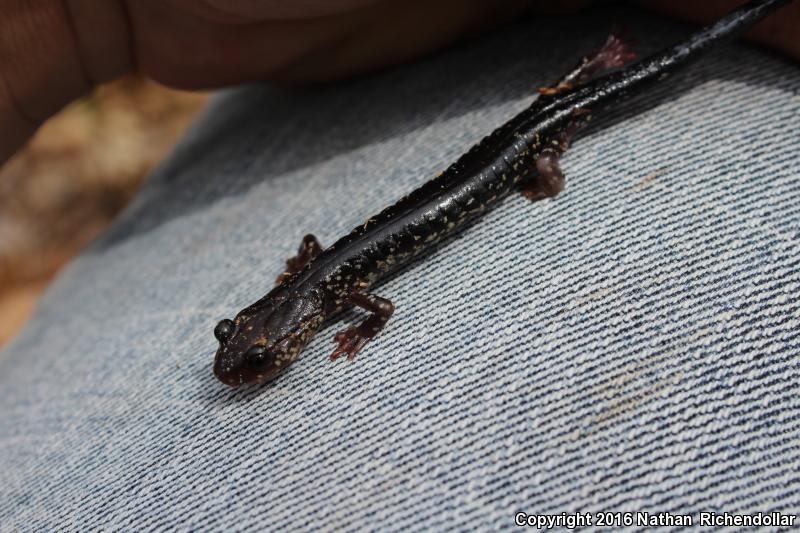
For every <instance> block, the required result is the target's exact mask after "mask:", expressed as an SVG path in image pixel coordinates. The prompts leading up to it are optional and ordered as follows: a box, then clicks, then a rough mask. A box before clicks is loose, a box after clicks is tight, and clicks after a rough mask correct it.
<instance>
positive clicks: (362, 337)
mask: <svg viewBox="0 0 800 533" xmlns="http://www.w3.org/2000/svg"><path fill="white" fill-rule="evenodd" d="M347 300H348V302H349V303H351V304H353V305H355V306H358V307H360V308H362V309H364V310H366V311H369V312H370V313H371V314H370V315H369V316H368V317H367V318H366V319H365V320H364V321H363V322H362V323H361V324H359V325H358V326H351V327H349V328H347V329H344V330H342V331H340V332H339V333H337V334H336V336H335V337H334V338H333V341H334V342H338V343H339V347H338V348H336V350H334V351H333V353H332V354H331V361H335V360H336V358H337V357H339V356H340V355H342V354H347V360H348V361H352V360H353V358H354V357H355V356H356V354H357V353H358V352H359V351H360V350H361V348H363V347H364V345H365V344H367V342H368V341H370V340H372V339H373V338H374V337H375V335H377V334H378V333H379V332H380V331H381V330H382V329H383V326H385V325H386V322H387V321H388V320H389V317H390V316H392V313H394V304H393V303H392V302H390V301H389V300H387V299H386V298H381V297H380V296H375V295H373V294H365V293H361V292H352V293H350V296H349V297H348V299H347Z"/></svg>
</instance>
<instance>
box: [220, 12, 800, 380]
mask: <svg viewBox="0 0 800 533" xmlns="http://www.w3.org/2000/svg"><path fill="white" fill-rule="evenodd" d="M788 1H790V0H759V1H751V2H749V3H748V4H746V5H745V6H743V7H741V8H739V9H737V10H735V11H733V12H732V13H730V14H729V15H728V16H726V17H725V18H723V19H721V20H720V21H719V22H717V23H716V24H714V25H712V26H709V27H708V28H705V29H703V30H701V31H700V32H698V33H697V34H695V35H694V36H692V37H690V38H689V39H688V40H687V41H685V42H682V43H680V44H678V45H675V46H673V47H672V48H669V49H667V50H666V51H664V52H661V53H658V54H655V55H653V56H651V57H649V58H647V59H644V60H642V61H640V62H638V63H636V64H633V65H630V66H628V67H625V68H621V69H620V68H618V67H622V66H623V64H624V63H625V62H626V61H628V60H630V59H631V58H632V55H631V54H630V53H629V52H628V51H627V47H626V43H625V42H624V41H623V40H622V39H620V38H618V37H615V36H612V37H610V38H609V39H608V41H607V42H606V43H605V45H604V46H603V47H602V48H601V49H600V50H599V51H597V52H596V53H595V54H593V55H591V56H588V57H586V58H584V60H583V61H582V62H581V63H580V64H579V65H578V67H577V68H575V69H574V70H573V71H572V72H570V73H569V74H568V75H567V76H565V77H564V78H563V79H561V80H560V81H559V82H558V83H556V84H554V86H552V87H549V88H545V89H540V91H539V92H540V96H539V98H538V99H537V100H535V101H534V102H533V104H532V105H531V106H530V107H528V108H527V109H525V110H524V111H522V112H521V113H520V114H519V115H517V116H515V117H514V118H512V119H511V120H509V121H508V122H507V123H506V124H504V125H503V126H501V127H500V128H498V129H497V130H495V131H494V132H493V133H491V134H490V135H489V136H488V137H486V138H484V139H483V140H482V141H481V142H480V143H478V144H477V145H475V146H474V147H472V149H470V150H469V151H468V152H467V153H466V154H464V155H463V156H461V157H460V158H459V159H458V161H456V162H455V163H453V164H452V165H450V167H449V168H447V170H445V171H444V172H443V173H442V174H440V175H439V176H437V177H436V178H434V179H432V180H431V181H429V182H427V183H426V184H425V185H423V186H421V187H420V188H418V189H417V190H415V191H413V192H412V193H411V194H409V195H408V196H406V197H405V198H403V199H401V200H400V201H399V202H397V203H396V204H394V205H392V206H391V207H388V208H386V209H384V210H383V211H381V212H380V213H378V214H377V215H376V216H374V217H372V218H370V219H369V220H367V221H366V222H365V223H364V224H362V225H360V226H358V227H357V228H355V229H354V230H353V231H352V232H351V233H350V234H349V235H347V236H345V237H343V238H342V239H340V240H338V241H337V242H336V243H334V244H333V245H332V246H331V247H330V248H328V249H323V248H322V246H320V244H319V242H317V240H316V238H315V237H314V236H313V235H307V236H306V237H305V238H304V239H303V242H302V244H301V246H300V250H299V252H298V254H297V256H295V257H293V258H291V259H289V260H288V261H287V269H286V272H284V273H283V274H281V276H279V278H278V285H277V286H276V287H275V288H274V289H273V290H272V291H270V292H269V294H267V295H266V296H264V297H263V298H261V299H260V300H258V301H257V302H255V303H254V304H252V305H250V306H249V307H247V308H245V309H243V310H242V311H241V312H240V313H239V314H238V315H236V318H234V319H233V320H227V319H226V320H222V321H221V322H220V323H219V324H217V326H216V328H215V329H214V335H215V336H216V338H217V339H218V340H219V343H220V346H219V349H218V351H217V354H216V361H215V364H214V373H215V374H216V375H217V377H218V378H219V379H220V380H221V381H222V382H224V383H226V384H228V385H231V386H238V385H242V384H246V383H262V382H264V381H267V380H269V379H271V378H273V377H275V376H277V375H278V374H279V373H280V372H282V371H283V370H285V369H286V368H287V367H288V366H289V365H290V364H291V363H292V362H293V361H294V360H295V359H296V358H297V356H298V354H299V353H300V351H301V350H302V349H303V347H304V346H305V345H306V344H307V343H308V342H309V340H310V339H311V338H312V336H313V335H314V334H315V333H316V332H317V330H318V329H319V327H320V326H321V325H322V323H323V322H324V321H325V320H326V319H327V318H329V317H330V316H331V315H332V314H334V313H336V312H338V311H340V310H342V309H344V308H347V307H350V306H357V307H360V308H362V309H364V310H365V311H367V312H368V313H369V316H368V317H367V318H366V319H365V320H364V321H363V322H362V323H361V324H359V325H357V326H353V327H350V328H347V329H345V330H344V331H341V332H339V333H338V334H337V335H336V337H335V342H337V343H338V347H337V348H336V350H335V351H334V352H333V354H331V359H335V358H336V357H338V356H339V355H342V354H346V355H347V357H348V358H349V359H352V358H353V356H355V354H356V353H357V352H358V351H359V350H360V349H361V348H362V347H363V346H364V345H365V344H366V343H367V342H368V341H369V340H370V339H372V338H373V337H374V336H375V335H377V333H378V332H379V331H380V330H381V329H382V328H383V327H384V325H385V324H386V322H387V321H388V320H389V317H390V316H391V315H392V312H393V311H394V306H393V305H392V303H391V302H390V301H389V300H387V299H385V298H381V297H380V296H376V295H374V294H371V293H370V292H369V289H370V287H371V286H372V285H373V284H374V283H375V282H377V281H378V280H380V279H381V278H383V277H384V276H386V275H388V274H390V273H392V272H393V271H396V270H397V269H398V268H399V267H400V266H402V265H403V264H405V263H407V262H409V261H410V260H412V259H413V258H415V257H417V256H419V255H420V254H422V253H424V252H426V251H428V250H429V249H431V248H432V247H433V246H435V245H436V244H437V243H438V242H439V241H441V240H442V239H444V238H445V237H447V236H449V235H451V234H452V233H454V232H455V231H458V230H460V229H462V228H463V227H464V226H465V225H467V224H468V223H469V222H470V221H471V220H474V219H475V218H477V217H478V216H479V215H481V214H482V213H484V212H485V211H486V210H487V209H489V208H490V207H492V206H493V205H495V204H497V203H498V202H499V201H500V200H501V199H502V198H504V197H505V196H506V195H508V194H509V193H510V192H511V191H513V190H515V189H519V190H521V192H522V193H523V194H524V195H525V196H527V197H528V198H531V199H537V198H541V197H548V196H555V195H556V194H558V192H559V191H560V190H561V189H562V187H563V181H564V177H563V175H562V173H561V171H560V169H559V166H558V158H559V156H560V154H561V153H563V152H564V150H566V149H567V146H568V142H569V139H570V137H571V136H572V135H573V133H575V131H577V130H578V129H579V128H580V127H581V126H583V125H584V124H585V123H586V122H587V121H588V120H589V119H590V117H591V114H592V113H593V112H596V111H598V110H600V109H603V108H604V107H607V106H608V105H609V104H611V103H613V102H615V101H618V100H620V99H621V97H622V96H625V95H630V94H632V93H634V92H636V91H638V90H641V89H642V88H644V87H647V86H648V85H649V84H651V83H653V82H656V81H657V80H660V79H662V78H664V77H665V76H666V75H667V74H669V73H670V72H672V71H674V70H675V69H676V68H677V67H679V66H681V65H683V64H685V63H686V62H687V61H688V60H690V59H693V58H694V57H696V56H698V55H699V54H700V53H701V52H703V51H705V50H707V49H709V48H710V47H711V46H712V45H714V44H717V43H719V42H720V41H722V40H724V39H725V38H728V37H731V36H733V35H735V34H737V33H738V32H740V31H742V30H744V29H746V28H748V27H749V26H751V25H752V24H753V23H755V22H757V21H758V20H760V19H761V18H763V17H764V16H766V15H767V14H768V13H769V12H771V11H773V10H774V9H776V8H778V7H779V6H781V5H783V4H785V3H788ZM608 69H617V70H615V71H612V72H611V73H608V74H606V75H604V76H595V74H597V73H599V72H601V71H604V70H608Z"/></svg>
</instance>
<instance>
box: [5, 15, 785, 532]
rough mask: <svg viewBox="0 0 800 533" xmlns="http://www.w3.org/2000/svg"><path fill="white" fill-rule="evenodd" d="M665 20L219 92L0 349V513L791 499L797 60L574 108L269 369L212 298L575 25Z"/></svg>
mask: <svg viewBox="0 0 800 533" xmlns="http://www.w3.org/2000/svg"><path fill="white" fill-rule="evenodd" d="M620 21H621V22H623V23H624V24H627V25H628V26H629V27H630V28H631V29H632V31H633V33H634V34H636V35H637V36H641V37H642V43H641V45H640V47H639V49H640V50H644V51H645V52H646V51H652V50H654V49H655V48H656V47H660V46H661V45H662V44H665V43H668V42H671V41H674V40H676V39H678V38H679V37H680V36H683V35H686V33H687V32H688V28H686V27H683V26H679V25H676V24H673V23H669V22H665V21H661V20H658V19H655V18H653V17H648V16H646V15H643V14H641V13H639V12H637V11H632V10H614V9H609V8H605V9H603V10H595V11H590V12H587V13H585V14H583V15H580V16H577V17H564V18H556V19H539V20H528V21H523V22H521V23H518V24H516V25H514V26H512V27H507V28H504V29H501V30H498V31H496V32H495V33H494V34H492V35H489V36H487V37H484V38H481V39H480V40H478V41H476V42H472V43H467V44H464V45H461V46H459V47H456V48H454V49H451V50H450V51H447V52H445V53H442V54H439V55H437V56H435V57H432V58H430V59H427V60H423V61H419V62H417V63H415V64H413V65H409V66H405V67H402V68H398V69H394V70H391V71H388V72H384V73H380V74H376V75H373V76H369V77H366V78H363V79H359V80H354V81H349V82H345V83H341V84H337V85H334V86H330V87H322V88H314V89H303V90H274V89H268V88H264V87H247V88H241V89H238V90H233V91H229V92H226V93H224V94H222V95H221V96H220V97H219V98H218V99H217V100H216V101H215V103H214V104H213V105H212V106H211V108H210V109H209V110H208V111H207V112H206V113H205V115H204V117H203V118H202V119H201V120H200V121H199V123H198V124H196V126H195V127H194V128H193V129H192V131H191V132H190V133H189V134H188V135H187V137H186V138H185V140H184V141H183V142H182V144H181V145H180V146H179V147H178V149H177V150H176V151H175V153H174V154H173V155H172V157H171V158H170V159H169V160H168V161H167V162H166V163H165V164H164V165H163V166H162V167H161V168H160V169H159V170H158V171H157V172H155V173H154V175H153V176H152V177H151V179H150V181H149V183H148V184H147V185H146V187H145V188H144V190H143V191H142V193H141V194H140V195H139V197H138V198H137V200H136V201H135V202H134V204H133V205H132V206H131V207H130V208H129V209H128V210H127V211H126V212H125V213H124V215H123V216H122V217H121V219H120V220H118V222H117V223H116V224H115V225H114V226H113V227H112V228H111V230H110V231H108V232H107V233H106V234H105V235H104V236H103V237H102V238H100V239H99V240H98V241H97V242H96V243H95V244H94V245H93V246H92V247H91V248H90V249H89V250H88V251H86V252H85V253H84V254H82V255H81V256H80V257H79V258H78V259H77V260H76V261H74V262H73V263H72V264H71V265H70V266H69V267H68V268H67V269H66V270H65V271H64V272H63V274H62V275H61V276H60V277H59V279H58V280H57V282H56V283H55V284H54V285H53V286H52V288H51V289H50V290H49V291H48V293H47V295H46V297H45V298H44V299H43V301H42V303H41V305H40V307H39V309H38V312H37V313H36V315H35V317H34V319H33V320H32V321H31V323H30V324H29V326H28V327H27V329H26V330H25V331H24V333H23V334H22V335H21V336H20V337H19V338H18V339H17V340H16V342H14V343H13V344H12V345H11V346H10V347H8V348H7V349H6V350H4V352H3V354H2V355H1V356H0V529H2V530H3V531H13V530H17V529H18V530H23V531H28V530H30V531H53V530H56V529H59V530H73V531H85V530H89V529H104V530H141V529H168V528H178V529H193V530H202V531H208V530H229V529H231V528H232V529H234V530H239V529H240V530H255V529H260V528H269V529H273V528H293V529H304V530H311V529H318V528H322V529H327V530H337V531H338V530H356V529H374V528H380V529H389V530H400V529H415V530H419V529H473V528H479V529H502V530H505V529H512V528H514V515H515V513H517V512H518V511H525V512H528V513H531V514H535V513H559V512H562V511H563V512H573V511H583V512H586V511H593V512H596V511H601V510H602V511H631V510H641V511H649V512H651V513H656V512H661V511H671V512H676V513H678V512H680V513H689V514H694V515H695V516H696V514H697V513H698V512H700V511H703V510H709V511H717V512H723V511H728V512H731V513H733V512H738V513H745V512H755V511H763V512H767V511H782V512H784V513H791V512H795V513H796V512H798V509H800V505H799V504H800V399H798V398H800V395H799V394H798V393H800V358H799V357H798V356H799V355H800V296H799V295H800V273H799V272H798V267H799V266H800V209H799V208H798V206H799V205H800V176H799V175H798V169H799V168H800V138H799V137H798V131H800V96H798V93H800V71H798V68H797V64H796V63H792V62H790V61H789V60H787V59H784V58H780V57H778V56H777V55H774V54H771V53H769V52H764V51H761V50H758V49H755V48H751V47H748V46H745V45H731V46H727V47H725V48H722V49H719V50H717V51H715V52H713V53H712V54H711V55H709V56H707V57H706V58H704V59H702V60H701V61H700V62H698V63H696V64H694V65H692V66H691V67H690V69H689V70H686V71H684V73H683V74H681V75H678V76H675V77H674V78H672V79H671V80H670V81H668V82H665V83H664V84H662V85H660V86H658V87H655V88H654V89H653V90H651V91H650V92H648V93H647V94H646V95H644V96H642V97H640V98H637V99H636V100H634V101H632V102H629V103H627V104H625V105H623V106H620V107H617V108H615V109H614V110H613V111H612V112H610V113H608V114H605V115H604V117H606V118H603V119H600V120H599V121H598V122H596V123H595V124H594V126H592V128H591V129H590V130H589V131H587V132H586V133H585V134H584V135H583V136H582V137H581V138H579V139H578V140H577V141H576V142H575V144H574V146H573V147H572V149H571V150H570V151H569V152H568V154H567V155H566V157H565V158H564V161H563V168H564V170H565V173H566V174H567V176H568V182H567V189H566V191H565V192H564V193H562V195H561V196H559V197H558V198H557V199H555V200H548V201H544V202H539V203H536V204H531V203H530V202H528V201H526V200H524V199H523V198H522V197H520V196H518V195H515V196H514V197H511V198H509V199H508V200H507V201H505V202H504V203H503V204H502V205H501V206H500V207H499V208H497V209H495V210H494V211H492V212H490V213H489V214H488V215H486V216H485V217H484V218H483V219H482V220H481V221H480V222H479V223H477V225H475V226H474V227H472V228H471V229H470V230H468V231H466V232H464V233H462V234H461V235H460V236H459V237H458V238H456V239H454V240H453V241H452V242H450V243H449V244H448V245H447V246H445V247H443V248H441V249H440V250H439V251H437V252H436V253H434V254H433V255H432V256H430V257H428V258H427V259H426V260H424V261H423V262H420V263H418V264H416V265H415V266H414V267H412V268H409V269H407V270H405V271H404V272H402V273H401V274H400V275H398V276H396V277H394V278H392V279H391V280H390V281H388V282H387V283H385V284H383V285H382V286H381V287H379V288H378V289H377V290H376V293H378V294H380V295H381V296H385V297H388V298H390V299H392V301H393V302H394V303H395V305H396V309H397V310H396V312H395V314H394V316H393V317H392V319H391V321H390V322H389V325H388V327H387V328H386V330H385V331H384V332H383V333H382V334H381V335H380V336H379V337H378V338H377V339H375V340H374V341H373V342H372V343H371V344H369V345H368V346H367V348H366V349H365V350H364V351H363V352H362V353H361V354H359V356H358V357H357V358H356V360H355V361H354V362H352V363H348V362H346V361H343V360H340V361H336V362H335V363H332V362H330V361H328V360H327V355H328V353H330V351H331V350H332V349H333V344H332V342H331V339H332V336H333V334H334V333H335V332H336V331H337V330H338V329H340V328H341V326H342V325H343V324H345V323H349V322H351V321H353V320H356V319H359V318H360V316H359V314H358V313H351V314H348V315H345V316H344V317H342V318H341V319H340V320H339V321H338V322H336V323H334V324H331V325H329V326H327V327H325V328H324V329H323V330H322V331H321V332H320V334H319V335H318V336H317V337H316V338H315V340H314V341H313V342H312V343H311V345H310V346H309V347H308V348H307V349H306V350H305V352H304V353H303V354H302V356H301V358H300V359H299V360H298V361H297V362H296V363H295V364H294V365H293V366H292V367H291V369H290V370H289V371H288V372H287V373H286V374H284V375H283V376H281V377H280V378H279V379H278V380H276V381H274V382H273V383H271V384H268V385H266V386H263V387H258V388H245V389H241V390H236V391H233V390H231V389H229V388H227V387H226V386H224V385H222V384H220V383H219V382H217V381H216V380H215V378H214V377H213V375H212V373H211V366H212V359H213V353H214V351H215V349H216V342H215V340H214V338H213V336H212V329H213V327H214V325H215V323H216V322H217V321H218V320H219V319H221V318H224V317H231V316H232V315H233V314H234V313H235V312H236V311H238V310H239V309H240V308H242V307H243V306H245V305H247V304H250V303H252V302H253V301H254V300H255V299H257V298H259V297H261V296H262V295H263V294H264V293H265V292H267V291H268V290H269V289H270V287H271V285H272V282H273V280H274V278H275V276H276V275H277V274H278V273H279V272H280V271H281V269H282V266H283V261H284V260H285V258H286V257H288V256H290V255H292V254H293V253H294V251H295V250H296V248H297V245H298V244H299V242H300V239H301V237H302V236H303V235H304V234H305V233H306V232H313V233H315V234H316V235H317V236H318V237H319V239H320V241H321V242H322V243H323V244H330V243H331V242H332V241H334V240H335V239H336V238H338V237H340V236H341V235H343V234H344V233H345V232H347V231H348V230H350V229H351V228H352V227H354V226H355V225H357V224H359V223H361V222H362V221H363V220H365V219H366V218H367V217H368V216H370V215H372V214H374V213H375V212H377V211H378V210H380V209H381V208H383V207H384V206H386V205H388V204H390V203H391V202H393V201H395V200H397V199H398V198H399V197H400V196H402V195H403V194H405V193H406V192H408V191H410V190H411V189H413V188H414V187H416V186H418V185H420V184H422V183H424V182H425V181H426V180H427V179H428V178H429V177H431V176H432V175H434V174H435V173H436V172H437V171H439V170H441V169H442V168H443V167H445V166H446V165H447V164H448V163H450V162H451V161H453V160H454V159H455V158H456V157H457V156H458V155H460V154H461V153H462V152H464V151H465V150H466V149H467V148H468V147H469V146H470V145H472V144H473V143H475V142H476V141H477V140H479V139H480V138H481V137H482V136H483V135H484V134H486V133H488V132H489V131H490V130H492V129H493V128H494V127H496V126H497V125H499V124H501V123H502V122H504V121H505V120H506V119H507V118H509V117H510V116H512V115H513V114H514V113H515V112H517V111H518V110H520V109H522V108H523V107H525V106H526V105H527V104H528V103H529V102H530V101H531V98H532V95H533V93H534V89H535V88H536V87H538V86H541V85H546V84H548V83H549V82H551V81H552V80H554V79H556V78H557V77H558V76H559V75H560V74H561V73H563V71H565V70H566V68H568V67H570V66H571V65H573V64H574V63H575V61H576V60H577V59H578V58H579V57H580V56H581V55H582V54H584V53H585V52H587V51H589V50H591V49H594V48H596V46H597V45H598V44H599V43H600V42H601V41H602V40H603V39H604V37H605V34H606V32H607V31H608V29H609V28H610V27H611V25H612V24H613V23H614V22H620Z"/></svg>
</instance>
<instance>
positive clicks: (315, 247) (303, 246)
mask: <svg viewBox="0 0 800 533" xmlns="http://www.w3.org/2000/svg"><path fill="white" fill-rule="evenodd" d="M321 252H322V246H321V245H320V244H319V241H318V240H317V238H316V237H314V236H313V235H311V234H310V233H309V234H308V235H306V236H305V237H303V241H302V242H301V243H300V248H298V249H297V255H295V256H294V257H290V258H289V259H287V260H286V270H285V271H284V272H283V273H281V275H280V276H278V279H276V280H275V283H283V282H284V281H285V280H287V279H289V277H291V275H292V274H295V273H297V272H300V271H301V270H302V269H303V267H305V266H306V265H307V264H309V263H310V262H311V260H312V259H314V258H315V257H317V256H318V255H319V254H320V253H321Z"/></svg>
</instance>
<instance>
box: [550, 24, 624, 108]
mask: <svg viewBox="0 0 800 533" xmlns="http://www.w3.org/2000/svg"><path fill="white" fill-rule="evenodd" d="M621 33H622V32H619V31H614V32H612V33H611V35H609V36H608V39H606V42H605V43H603V46H601V47H600V49H599V50H597V51H596V52H594V53H592V54H589V55H587V56H586V57H584V58H583V59H582V60H581V62H580V63H579V64H578V66H577V67H575V68H574V69H573V70H572V71H571V72H570V73H569V74H567V75H566V76H564V77H563V78H561V79H560V80H559V81H558V82H556V83H555V84H554V85H553V86H551V87H540V88H539V94H542V95H545V96H549V95H553V94H558V93H561V92H564V91H568V90H570V89H572V88H574V87H576V86H578V85H581V84H583V83H586V82H587V81H589V80H590V79H591V78H592V77H593V76H594V75H596V74H598V73H600V72H603V71H604V70H610V69H613V68H619V67H622V66H625V64H626V63H627V62H629V61H631V60H633V59H634V58H635V57H636V56H635V54H634V53H633V52H631V51H630V47H631V46H632V45H633V41H632V40H630V39H627V38H625V37H623V36H622V35H621Z"/></svg>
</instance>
